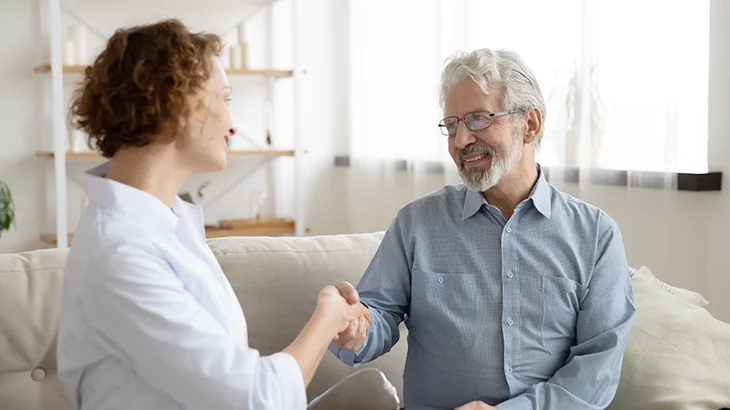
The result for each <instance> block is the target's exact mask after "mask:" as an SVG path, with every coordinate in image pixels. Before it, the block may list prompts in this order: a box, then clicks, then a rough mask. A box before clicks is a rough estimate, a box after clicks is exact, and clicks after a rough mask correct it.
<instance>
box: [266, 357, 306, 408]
mask: <svg viewBox="0 0 730 410" xmlns="http://www.w3.org/2000/svg"><path fill="white" fill-rule="evenodd" d="M268 358H269V360H270V361H271V365H272V367H273V368H274V369H276V373H277V375H278V376H279V380H280V381H281V393H282V394H281V396H282V404H283V406H282V409H283V410H301V409H304V408H306V407H307V390H306V388H305V387H304V375H303V374H302V369H301V368H300V367H299V363H297V360H296V359H294V356H292V355H290V354H289V353H276V354H273V355H271V356H269V357H268Z"/></svg>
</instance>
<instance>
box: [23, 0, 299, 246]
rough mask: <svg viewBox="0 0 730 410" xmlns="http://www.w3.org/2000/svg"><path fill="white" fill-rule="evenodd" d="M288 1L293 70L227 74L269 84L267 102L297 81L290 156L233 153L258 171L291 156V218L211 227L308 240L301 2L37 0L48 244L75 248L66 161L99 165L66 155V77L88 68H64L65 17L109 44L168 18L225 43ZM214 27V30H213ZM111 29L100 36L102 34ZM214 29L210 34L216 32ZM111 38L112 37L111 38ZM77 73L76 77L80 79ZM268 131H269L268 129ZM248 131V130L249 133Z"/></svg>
mask: <svg viewBox="0 0 730 410" xmlns="http://www.w3.org/2000/svg"><path fill="white" fill-rule="evenodd" d="M284 1H288V2H290V3H291V27H290V28H291V49H292V56H291V61H292V67H291V69H288V70H287V69H284V70H282V69H269V68H263V69H261V68H256V69H248V68H247V69H238V70H234V69H229V70H226V71H227V73H228V76H229V78H230V79H231V80H233V78H236V77H241V76H247V77H260V78H263V79H268V83H267V87H268V96H269V98H271V96H272V95H273V87H274V85H275V82H276V81H277V80H278V79H281V78H292V81H293V84H292V89H293V91H292V92H293V107H292V118H291V125H292V132H293V136H292V138H293V142H294V144H293V145H294V146H293V147H287V148H291V149H262V148H260V147H254V148H253V149H243V150H240V149H239V150H231V151H229V158H230V159H233V158H239V159H244V160H245V159H254V158H256V159H258V163H257V165H256V166H255V167H254V168H255V169H256V168H259V167H261V166H264V165H265V164H269V163H270V162H271V161H272V160H275V159H278V158H282V157H286V158H289V159H285V160H287V161H289V160H291V161H294V167H293V168H294V172H293V175H291V179H292V180H293V201H294V206H293V213H294V215H293V218H290V217H286V218H270V219H266V220H258V221H257V220H222V221H220V226H217V227H208V228H206V232H207V235H208V237H220V236H239V235H282V234H294V235H296V236H302V235H304V234H305V223H304V214H305V213H304V206H303V187H302V181H303V177H302V175H303V173H302V171H303V168H302V164H301V162H302V157H303V155H304V154H305V153H306V151H305V150H304V148H303V146H302V142H301V132H300V126H301V123H302V121H301V111H302V110H301V101H302V99H301V90H302V88H301V81H302V75H304V74H305V71H304V70H303V69H302V67H301V60H300V55H299V49H300V44H299V41H300V38H301V36H300V35H299V23H298V18H299V0H207V1H206V2H203V1H202V0H174V1H171V0H127V1H125V2H116V1H111V0H39V2H40V10H41V13H40V14H41V26H40V27H41V28H42V30H47V33H45V34H47V39H48V43H47V50H46V51H47V53H45V54H46V55H47V56H48V57H49V58H50V61H43V62H42V63H41V64H39V65H37V66H36V67H35V68H34V71H35V72H37V73H39V74H38V75H40V76H44V75H50V86H49V83H48V81H44V84H45V85H44V99H50V103H51V106H50V107H49V108H50V115H51V117H52V118H51V124H50V134H51V137H52V140H53V145H52V146H53V149H52V150H51V151H40V152H38V153H37V157H38V158H40V159H42V160H45V161H53V176H54V188H55V202H56V203H55V233H50V234H43V235H41V239H42V240H43V241H45V242H47V243H51V244H54V245H55V246H57V247H59V248H65V247H67V246H68V245H69V242H70V240H71V237H72V234H71V233H70V232H69V227H68V178H67V162H68V161H81V160H89V159H92V160H94V159H98V160H101V159H102V157H101V156H100V155H99V154H96V153H93V152H67V151H66V145H67V143H66V141H67V137H66V132H65V128H66V118H67V112H66V107H65V106H64V101H65V96H64V77H65V76H67V75H80V74H78V73H83V71H84V69H85V68H86V66H85V65H68V66H64V65H63V64H62V57H63V55H62V54H63V50H62V44H63V27H62V16H67V17H68V18H71V19H73V20H76V21H79V22H81V23H84V25H86V27H87V29H88V31H89V33H90V34H95V35H97V36H100V37H102V38H103V40H104V41H106V37H108V35H111V34H112V32H113V31H109V32H108V33H105V31H108V30H109V29H111V30H114V29H116V28H119V27H122V26H129V25H132V24H140V23H148V22H152V21H156V20H158V19H162V18H170V17H175V18H179V19H180V20H182V21H183V22H184V23H186V24H187V25H188V26H194V27H206V29H205V30H206V31H209V32H215V33H218V34H219V35H221V37H222V38H223V39H224V41H225V37H226V36H227V35H228V34H230V33H231V32H232V31H233V30H235V29H236V27H237V25H238V24H239V23H240V22H241V21H244V20H246V19H247V18H248V17H250V16H251V15H253V14H255V13H257V12H260V11H262V10H265V8H267V7H272V6H273V4H274V3H277V2H284ZM86 21H94V24H93V25H91V24H87V23H86ZM210 22H214V24H209V23H210ZM271 25H272V21H271V19H269V30H268V31H269V33H267V34H268V37H269V40H267V41H268V43H269V44H268V45H269V46H271V41H270V38H271V36H272V33H273V31H272V30H273V29H272V27H271ZM100 26H101V27H105V28H106V29H107V30H101V29H98V28H97V27H100ZM211 26H212V27H211ZM105 36H106V37H105ZM271 53H272V52H271V50H270V49H269V51H268V57H267V63H268V64H271V63H272V58H271ZM74 73H76V74H74ZM267 126H269V127H270V126H271V124H268V125H267ZM244 131H245V130H244ZM252 173H253V172H252V171H250V172H249V173H248V174H247V175H245V176H244V177H241V178H238V179H237V180H236V181H235V183H234V186H231V187H229V188H231V189H232V188H234V187H235V186H236V185H239V184H241V183H242V182H244V181H245V180H246V178H247V177H248V176H250V175H251V174H252Z"/></svg>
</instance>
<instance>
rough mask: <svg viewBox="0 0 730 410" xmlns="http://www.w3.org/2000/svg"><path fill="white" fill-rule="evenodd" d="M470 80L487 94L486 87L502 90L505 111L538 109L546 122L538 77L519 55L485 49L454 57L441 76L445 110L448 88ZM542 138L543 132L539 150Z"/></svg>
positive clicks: (462, 52) (440, 98)
mask: <svg viewBox="0 0 730 410" xmlns="http://www.w3.org/2000/svg"><path fill="white" fill-rule="evenodd" d="M467 77H471V79H472V80H474V82H476V83H477V84H478V85H479V88H481V89H482V91H484V93H486V92H487V86H491V87H497V88H501V87H503V91H504V106H505V110H516V109H523V108H532V107H536V108H538V109H539V110H540V112H541V113H542V118H543V121H544V120H545V116H546V114H547V113H546V111H545V100H544V99H543V97H542V91H540V86H539V85H538V84H537V79H536V78H535V74H534V73H533V72H532V70H531V69H530V68H529V67H528V66H527V64H525V61H524V60H523V59H522V57H520V56H519V55H518V54H517V53H515V52H512V51H508V50H496V51H494V50H490V49H487V48H483V49H479V50H474V51H471V52H468V53H467V52H464V51H460V52H457V53H455V54H454V55H452V56H451V57H450V58H449V59H448V60H447V62H446V66H445V67H444V70H443V72H442V73H441V93H440V96H439V102H440V104H441V108H442V109H443V108H444V105H445V103H446V101H445V100H446V92H447V91H448V90H449V87H451V86H452V85H454V84H456V83H458V82H459V81H461V80H463V79H465V78H467ZM543 128H544V127H543ZM542 136H543V131H542V130H541V131H540V135H538V137H537V144H536V145H537V146H540V142H541V141H542Z"/></svg>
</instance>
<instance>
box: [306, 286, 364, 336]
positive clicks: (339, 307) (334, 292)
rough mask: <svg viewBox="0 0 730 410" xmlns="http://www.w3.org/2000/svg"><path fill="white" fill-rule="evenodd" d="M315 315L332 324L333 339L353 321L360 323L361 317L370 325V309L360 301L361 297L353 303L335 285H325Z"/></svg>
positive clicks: (320, 293) (318, 299)
mask: <svg viewBox="0 0 730 410" xmlns="http://www.w3.org/2000/svg"><path fill="white" fill-rule="evenodd" d="M314 316H315V317H318V318H320V319H321V320H323V321H324V322H326V323H328V324H330V325H331V326H332V330H333V335H332V338H333V339H335V338H337V334H339V333H342V332H344V331H345V330H347V328H348V327H349V326H350V324H351V323H352V322H355V323H356V324H359V319H360V318H361V317H362V318H364V319H363V320H365V321H367V322H368V327H369V326H370V324H369V323H370V322H369V319H370V312H369V311H368V309H367V308H366V307H365V306H363V304H361V303H360V302H359V299H358V301H357V302H355V303H354V304H351V303H350V302H349V301H348V300H347V299H345V297H343V296H342V294H341V293H340V290H339V289H338V288H336V287H334V286H325V287H324V288H323V289H322V290H321V291H320V292H319V296H318V298H317V309H316V310H315V312H314ZM365 318H367V319H365Z"/></svg>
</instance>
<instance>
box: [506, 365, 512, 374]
mask: <svg viewBox="0 0 730 410" xmlns="http://www.w3.org/2000/svg"><path fill="white" fill-rule="evenodd" d="M507 373H510V374H512V367H510V366H507Z"/></svg>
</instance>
